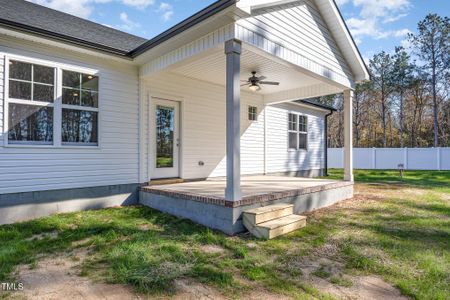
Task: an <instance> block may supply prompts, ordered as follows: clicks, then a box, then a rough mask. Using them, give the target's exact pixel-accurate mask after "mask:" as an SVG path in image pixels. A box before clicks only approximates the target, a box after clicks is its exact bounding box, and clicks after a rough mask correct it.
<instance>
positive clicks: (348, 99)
mask: <svg viewBox="0 0 450 300" xmlns="http://www.w3.org/2000/svg"><path fill="white" fill-rule="evenodd" d="M353 97H354V92H353V90H345V91H344V180H345V181H352V182H353Z"/></svg>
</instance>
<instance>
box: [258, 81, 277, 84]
mask: <svg viewBox="0 0 450 300" xmlns="http://www.w3.org/2000/svg"><path fill="white" fill-rule="evenodd" d="M259 83H260V84H267V85H280V83H279V82H275V81H260V82H259Z"/></svg>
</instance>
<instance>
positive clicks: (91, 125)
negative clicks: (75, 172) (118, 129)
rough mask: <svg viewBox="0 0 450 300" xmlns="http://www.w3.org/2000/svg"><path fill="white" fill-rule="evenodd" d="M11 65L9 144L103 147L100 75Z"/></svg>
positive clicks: (23, 63) (15, 62)
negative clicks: (100, 127) (100, 142)
mask: <svg viewBox="0 0 450 300" xmlns="http://www.w3.org/2000/svg"><path fill="white" fill-rule="evenodd" d="M8 62H9V63H8V72H7V74H9V76H8V97H7V111H8V113H7V119H8V122H7V124H6V125H7V128H8V134H7V143H8V144H10V145H17V144H22V145H50V146H51V145H54V146H61V145H62V146H64V145H77V146H78V145H81V146H97V145H98V113H99V112H98V82H99V78H98V77H97V76H94V75H91V74H84V73H79V72H73V71H68V70H63V69H61V68H58V67H56V66H51V65H50V64H49V65H45V64H40V63H39V64H36V63H34V62H28V61H24V60H20V59H17V60H16V59H12V58H11V59H9V60H8ZM57 77H62V78H60V79H59V80H58V78H57ZM57 95H61V97H58V96H57Z"/></svg>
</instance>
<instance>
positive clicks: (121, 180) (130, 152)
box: [0, 37, 139, 194]
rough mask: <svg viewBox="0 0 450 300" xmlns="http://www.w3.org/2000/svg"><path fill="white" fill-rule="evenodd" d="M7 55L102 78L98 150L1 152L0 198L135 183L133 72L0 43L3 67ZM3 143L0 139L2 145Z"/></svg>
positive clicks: (135, 92)
mask: <svg viewBox="0 0 450 300" xmlns="http://www.w3.org/2000/svg"><path fill="white" fill-rule="evenodd" d="M19 49H20V50H19ZM24 49H26V50H24ZM5 55H14V56H22V57H26V58H30V59H39V60H43V61H52V62H54V63H56V64H60V65H61V66H63V67H74V68H86V69H92V70H98V73H99V76H100V78H101V80H100V86H99V95H100V100H99V105H100V107H99V110H100V112H101V113H100V116H99V117H100V118H99V128H100V133H99V138H100V147H94V148H92V147H79V146H66V147H53V146H51V147H42V148H26V147H25V148H24V147H20V146H14V145H11V146H4V145H3V147H1V146H0V194H3V193H17V192H29V191H43V190H54V189H68V188H79V187H95V186H108V185H116V184H132V183H138V181H139V179H138V173H139V172H138V170H139V161H138V144H139V141H138V126H139V125H138V70H137V68H136V67H134V66H131V65H128V64H126V63H118V62H113V61H109V60H103V59H99V58H94V57H90V56H89V55H86V54H76V53H74V52H70V51H68V50H62V49H58V48H52V47H50V46H48V45H43V46H38V44H34V43H31V42H30V43H29V42H26V41H23V40H15V39H13V38H8V39H7V38H5V37H2V38H1V46H0V58H1V59H0V61H1V62H3V61H4V56H5ZM0 70H4V68H3V67H2V68H1V69H0ZM0 78H2V79H3V72H0ZM2 85H3V80H0V87H1V88H0V91H3V87H2ZM0 95H1V96H2V97H0V103H3V100H4V97H3V94H2V93H0ZM0 107H2V105H0ZM1 109H2V108H1ZM1 112H2V113H0V119H1V120H2V122H0V126H2V127H3V119H4V116H3V109H2V110H1ZM1 132H3V128H2V131H1ZM3 140H4V137H2V138H1V139H0V142H1V143H2V142H3ZM0 145H1V144H0Z"/></svg>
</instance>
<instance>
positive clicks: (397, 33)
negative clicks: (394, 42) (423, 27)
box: [393, 28, 412, 37]
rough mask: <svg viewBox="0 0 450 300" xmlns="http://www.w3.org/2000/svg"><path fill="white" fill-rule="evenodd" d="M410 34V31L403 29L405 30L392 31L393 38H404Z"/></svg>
mask: <svg viewBox="0 0 450 300" xmlns="http://www.w3.org/2000/svg"><path fill="white" fill-rule="evenodd" d="M410 33H412V31H411V30H409V29H406V28H405V29H400V30H397V31H394V33H393V35H394V36H395V37H405V36H407V35H408V34H410Z"/></svg>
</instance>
